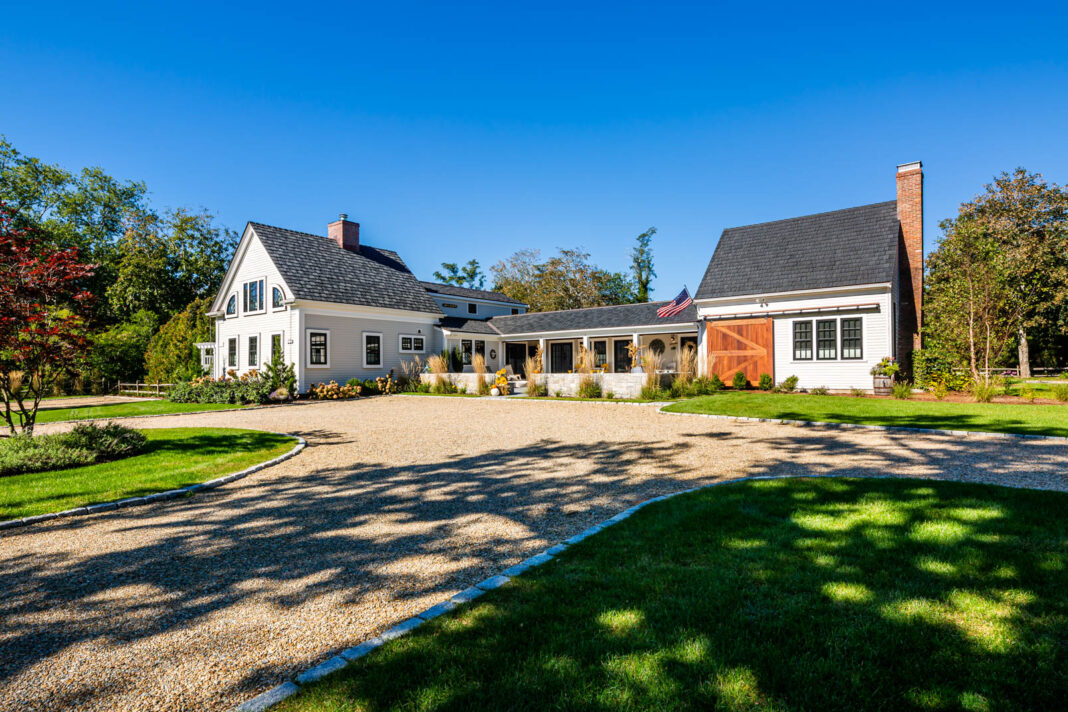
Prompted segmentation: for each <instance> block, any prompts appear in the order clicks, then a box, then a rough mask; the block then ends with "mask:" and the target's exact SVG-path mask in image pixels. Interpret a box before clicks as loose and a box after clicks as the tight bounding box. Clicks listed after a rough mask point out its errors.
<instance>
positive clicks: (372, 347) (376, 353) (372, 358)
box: [363, 334, 382, 368]
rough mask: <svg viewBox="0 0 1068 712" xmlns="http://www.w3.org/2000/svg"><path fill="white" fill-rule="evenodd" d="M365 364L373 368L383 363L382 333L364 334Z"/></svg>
mask: <svg viewBox="0 0 1068 712" xmlns="http://www.w3.org/2000/svg"><path fill="white" fill-rule="evenodd" d="M363 365H364V367H365V368H372V367H376V366H381V365H382V335H381V334H364V335H363Z"/></svg>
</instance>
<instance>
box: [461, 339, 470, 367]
mask: <svg viewBox="0 0 1068 712" xmlns="http://www.w3.org/2000/svg"><path fill="white" fill-rule="evenodd" d="M460 363H462V364H463V365H464V366H470V365H471V342H470V341H469V340H468V339H462V340H461V341H460Z"/></svg>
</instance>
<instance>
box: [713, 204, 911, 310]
mask: <svg viewBox="0 0 1068 712" xmlns="http://www.w3.org/2000/svg"><path fill="white" fill-rule="evenodd" d="M898 230H899V227H898V220H897V201H894V200H891V201H889V202H886V203H875V204H873V205H862V206H860V207H857V208H848V209H846V210H835V211H833V212H829V213H819V214H816V215H806V216H804V217H799V218H790V219H788V220H777V221H775V222H767V223H760V224H759V225H746V226H745V227H732V228H727V229H726V230H724V231H723V234H722V235H721V236H720V238H719V244H718V245H716V251H715V253H714V254H713V255H712V259H711V260H710V261H709V263H708V269H707V270H705V276H704V279H702V280H701V286H700V287H699V288H698V290H697V294H696V295H694V298H695V299H710V298H714V297H730V296H738V295H742V294H770V293H774V292H790V291H795V290H804V289H821V288H824V287H844V286H848V285H852V284H875V283H879V282H890V281H892V280H893V278H894V271H895V270H896V269H897V244H898Z"/></svg>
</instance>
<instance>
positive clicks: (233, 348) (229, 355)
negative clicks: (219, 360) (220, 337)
mask: <svg viewBox="0 0 1068 712" xmlns="http://www.w3.org/2000/svg"><path fill="white" fill-rule="evenodd" d="M226 367H227V368H237V338H236V337H231V338H230V340H229V341H227V344H226Z"/></svg>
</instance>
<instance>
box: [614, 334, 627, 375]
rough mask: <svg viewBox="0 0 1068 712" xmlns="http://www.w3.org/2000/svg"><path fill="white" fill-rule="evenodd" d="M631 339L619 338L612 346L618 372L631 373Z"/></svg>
mask: <svg viewBox="0 0 1068 712" xmlns="http://www.w3.org/2000/svg"><path fill="white" fill-rule="evenodd" d="M628 346H630V339H619V340H617V341H616V342H614V344H613V346H612V355H613V356H615V362H614V363H615V371H616V373H630V352H629V351H627V347H628Z"/></svg>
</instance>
